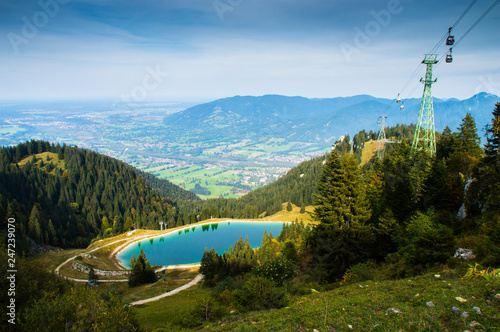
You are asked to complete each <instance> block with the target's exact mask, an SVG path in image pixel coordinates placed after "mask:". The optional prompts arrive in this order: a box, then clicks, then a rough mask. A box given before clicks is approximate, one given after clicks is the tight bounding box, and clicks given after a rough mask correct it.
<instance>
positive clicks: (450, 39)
mask: <svg viewBox="0 0 500 332" xmlns="http://www.w3.org/2000/svg"><path fill="white" fill-rule="evenodd" d="M453 44H455V37H454V36H452V35H451V28H449V29H448V38H446V45H448V46H451V45H453Z"/></svg>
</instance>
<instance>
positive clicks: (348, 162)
mask: <svg viewBox="0 0 500 332" xmlns="http://www.w3.org/2000/svg"><path fill="white" fill-rule="evenodd" d="M314 205H315V207H314V212H313V216H314V217H315V218H316V220H318V221H320V222H321V223H324V224H329V225H333V226H335V227H337V228H340V229H342V228H349V227H351V226H352V225H355V224H364V223H365V222H366V221H367V220H368V219H369V218H370V211H369V204H368V200H367V199H366V195H365V190H364V188H363V187H362V183H361V176H360V172H359V168H358V167H357V165H356V159H355V158H354V156H353V155H352V154H344V155H341V154H340V153H339V152H336V151H334V152H333V153H332V154H330V156H329V157H328V160H327V162H326V164H325V167H324V169H323V173H322V174H321V177H320V180H319V182H318V194H317V195H316V201H315V204H314Z"/></svg>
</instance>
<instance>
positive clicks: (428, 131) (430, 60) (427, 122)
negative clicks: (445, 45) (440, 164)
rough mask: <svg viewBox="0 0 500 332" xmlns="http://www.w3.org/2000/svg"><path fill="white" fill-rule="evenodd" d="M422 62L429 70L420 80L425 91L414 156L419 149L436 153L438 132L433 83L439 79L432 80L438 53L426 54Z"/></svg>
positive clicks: (415, 136)
mask: <svg viewBox="0 0 500 332" xmlns="http://www.w3.org/2000/svg"><path fill="white" fill-rule="evenodd" d="M422 63H423V64H425V65H427V70H426V72H425V78H424V79H420V82H422V83H423V84H424V93H423V95H422V100H421V101H420V110H419V111H418V122H417V127H416V129H415V134H414V135H413V143H412V145H411V155H412V156H414V155H415V154H416V153H417V152H418V151H425V152H427V153H429V154H430V155H431V156H434V155H435V154H436V132H435V127H434V104H433V101H432V84H433V83H436V81H437V79H435V80H432V66H433V65H435V64H436V63H438V61H437V54H426V55H425V58H424V60H423V61H422Z"/></svg>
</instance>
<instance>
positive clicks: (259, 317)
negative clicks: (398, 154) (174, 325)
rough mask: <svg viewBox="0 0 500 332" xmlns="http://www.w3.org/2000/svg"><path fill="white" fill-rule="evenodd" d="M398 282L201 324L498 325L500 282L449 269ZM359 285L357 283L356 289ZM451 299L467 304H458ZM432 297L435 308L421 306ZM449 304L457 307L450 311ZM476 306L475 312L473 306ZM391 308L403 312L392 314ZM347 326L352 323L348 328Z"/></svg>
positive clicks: (298, 327) (255, 327) (266, 327)
mask: <svg viewBox="0 0 500 332" xmlns="http://www.w3.org/2000/svg"><path fill="white" fill-rule="evenodd" d="M442 274H443V275H442V277H441V278H439V279H438V278H435V277H434V275H433V274H428V275H424V276H419V277H416V278H411V279H403V280H398V281H382V282H374V281H365V282H362V283H355V284H353V285H349V286H344V287H340V288H337V289H335V290H333V291H329V292H324V293H320V294H311V295H306V296H303V297H298V298H295V299H293V300H292V301H291V302H292V303H291V304H290V306H289V307H288V308H284V309H280V310H271V311H266V312H253V313H249V314H246V315H242V316H234V317H230V318H226V319H224V320H222V321H220V322H218V323H211V324H206V325H205V326H204V329H206V330H208V331H248V330H251V331H266V332H267V331H312V330H313V329H317V330H318V331H353V330H354V331H463V330H467V329H469V330H473V329H472V328H471V323H472V322H473V321H475V322H478V323H479V324H481V325H482V326H483V327H484V329H485V330H487V331H488V330H498V329H500V318H499V315H500V299H495V295H496V294H497V292H498V291H499V288H500V280H498V279H497V280H496V281H495V282H492V281H490V282H488V281H486V280H484V279H483V280H474V281H463V280H462V279H461V278H460V277H459V276H457V275H456V274H454V273H449V274H446V273H442ZM361 286H362V287H361ZM456 297H462V298H463V299H466V300H467V302H464V303H461V302H459V301H458V300H456V299H455V298H456ZM428 301H433V303H434V304H435V307H429V306H427V305H426V303H427V302H428ZM453 306H457V307H458V308H460V314H459V315H454V314H453V313H452V311H451V308H452V307H453ZM476 306H477V307H478V308H480V310H481V315H479V314H477V313H476V312H475V311H474V310H473V307H476ZM390 308H395V309H399V310H401V311H402V313H392V312H391V310H389V309H390ZM463 311H467V312H468V315H469V317H468V318H463V317H462V316H460V315H461V314H462V313H463ZM349 326H351V327H352V328H351V327H349Z"/></svg>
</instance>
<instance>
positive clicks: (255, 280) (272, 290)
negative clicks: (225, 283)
mask: <svg viewBox="0 0 500 332" xmlns="http://www.w3.org/2000/svg"><path fill="white" fill-rule="evenodd" d="M233 298H234V304H235V307H236V308H238V310H240V311H249V310H263V309H271V308H282V307H284V306H285V305H286V304H287V297H286V294H285V291H284V289H282V288H278V287H276V286H275V283H274V282H273V281H271V280H269V279H266V278H263V277H259V276H252V277H250V278H249V279H248V280H247V281H246V282H245V284H244V285H243V287H242V288H239V289H235V290H234V291H233Z"/></svg>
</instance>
